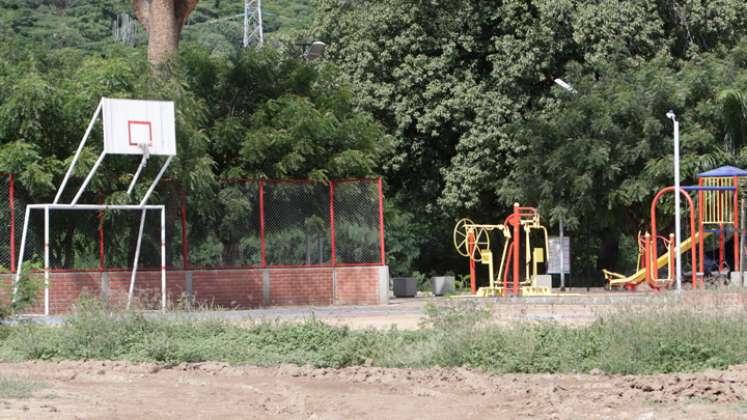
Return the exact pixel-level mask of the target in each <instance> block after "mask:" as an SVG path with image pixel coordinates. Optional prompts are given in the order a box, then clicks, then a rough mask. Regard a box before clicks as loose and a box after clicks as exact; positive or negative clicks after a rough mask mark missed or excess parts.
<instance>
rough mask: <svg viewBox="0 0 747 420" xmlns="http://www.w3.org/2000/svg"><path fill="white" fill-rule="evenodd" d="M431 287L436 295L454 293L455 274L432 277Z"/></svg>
mask: <svg viewBox="0 0 747 420" xmlns="http://www.w3.org/2000/svg"><path fill="white" fill-rule="evenodd" d="M431 289H433V295H434V296H443V295H445V294H447V293H453V292H454V277H453V276H437V277H431Z"/></svg>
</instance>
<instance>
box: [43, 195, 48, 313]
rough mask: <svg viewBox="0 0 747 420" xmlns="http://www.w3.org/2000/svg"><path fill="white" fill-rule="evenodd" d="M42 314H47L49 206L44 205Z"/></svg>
mask: <svg viewBox="0 0 747 420" xmlns="http://www.w3.org/2000/svg"><path fill="white" fill-rule="evenodd" d="M44 315H46V316H49V206H46V207H44Z"/></svg>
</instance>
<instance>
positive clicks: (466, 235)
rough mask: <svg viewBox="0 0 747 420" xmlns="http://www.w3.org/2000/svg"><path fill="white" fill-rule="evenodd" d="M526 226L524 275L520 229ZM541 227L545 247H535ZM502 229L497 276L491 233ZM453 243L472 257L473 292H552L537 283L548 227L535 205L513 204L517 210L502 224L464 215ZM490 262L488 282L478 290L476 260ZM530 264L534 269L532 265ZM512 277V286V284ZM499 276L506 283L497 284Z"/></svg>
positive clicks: (481, 294)
mask: <svg viewBox="0 0 747 420" xmlns="http://www.w3.org/2000/svg"><path fill="white" fill-rule="evenodd" d="M522 229H523V230H524V237H525V239H524V247H525V253H524V258H523V259H524V268H525V270H524V271H525V275H524V277H523V278H521V275H520V273H521V267H520V264H521V259H522V258H521V230H522ZM533 230H539V231H541V232H542V233H543V234H544V247H540V248H532V245H531V233H532V231H533ZM493 231H499V232H500V233H501V234H502V235H503V238H504V241H503V251H502V252H501V263H500V266H499V268H498V276H495V275H494V274H495V272H494V266H493V252H492V250H491V247H490V241H491V240H490V234H491V233H492V232H493ZM454 247H455V248H456V250H457V252H458V253H459V254H460V255H462V256H464V257H468V258H469V260H470V280H471V287H472V293H477V294H478V295H480V296H507V295H509V294H513V295H524V296H527V295H549V294H550V292H551V288H550V287H546V286H538V285H537V276H538V274H539V273H538V268H539V267H538V265H539V264H541V263H544V262H545V261H546V260H547V258H546V257H549V255H548V252H549V248H548V246H547V229H546V228H545V227H544V226H542V224H541V223H540V215H539V212H538V211H537V209H536V208H534V207H520V206H519V204H518V203H516V204H514V211H513V213H511V214H510V215H509V216H508V217H507V218H506V220H505V221H504V222H503V223H502V224H478V223H475V222H473V221H472V220H470V219H466V218H465V219H462V220H460V221H458V222H457V224H456V226H454ZM477 261H479V262H480V263H482V264H485V265H487V266H488V275H489V286H488V287H481V288H480V289H479V290H477V280H476V269H475V263H476V262H477ZM530 267H531V269H530ZM509 277H511V287H510V288H509ZM496 278H497V279H502V281H503V286H499V287H496Z"/></svg>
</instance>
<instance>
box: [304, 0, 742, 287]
mask: <svg viewBox="0 0 747 420" xmlns="http://www.w3.org/2000/svg"><path fill="white" fill-rule="evenodd" d="M319 10H320V12H319V13H318V14H317V26H318V29H317V33H318V34H319V36H320V37H321V39H322V40H324V41H325V42H328V44H329V48H328V54H329V55H328V56H329V57H330V59H331V60H332V61H334V62H335V63H337V64H339V65H340V66H341V68H342V69H343V70H344V73H343V74H344V76H345V77H346V79H348V80H351V81H353V86H355V88H356V98H357V103H358V104H360V105H361V106H362V107H363V108H364V109H367V110H370V111H371V112H373V113H374V115H376V116H377V118H378V119H379V120H380V121H382V122H383V123H384V124H385V126H386V128H387V129H388V130H389V132H390V133H391V134H392V136H393V137H394V152H393V154H392V155H391V157H390V158H389V159H388V161H387V165H386V168H385V169H386V175H387V177H388V183H389V185H390V189H391V193H390V196H393V197H397V201H396V202H395V206H396V207H397V208H400V209H402V210H403V211H405V212H410V213H413V214H418V215H419V216H422V217H419V218H418V224H419V225H420V226H422V227H423V231H424V232H425V235H424V241H423V242H422V243H423V244H427V246H425V245H423V246H421V248H420V251H421V255H420V256H419V257H417V260H416V261H415V264H416V267H417V268H419V269H421V270H430V269H434V268H435V269H437V270H438V269H453V267H454V266H455V264H459V263H460V262H461V264H460V265H456V266H461V267H466V264H464V263H463V260H462V259H458V258H457V257H456V256H455V253H454V252H453V250H452V249H451V247H450V246H446V245H444V244H446V243H448V228H450V227H451V226H452V223H453V220H456V219H459V218H461V217H465V216H470V217H472V218H473V219H474V220H484V221H485V222H486V223H487V222H496V223H497V222H499V219H500V218H502V216H503V215H505V214H507V213H508V212H509V211H510V206H511V205H512V204H513V202H514V201H516V200H520V201H521V202H522V203H526V204H527V205H539V206H540V209H541V211H542V212H543V216H545V217H546V218H549V220H550V221H551V222H553V223H556V222H557V220H558V219H559V218H560V217H561V216H563V217H567V218H568V220H569V221H570V223H569V224H570V227H571V228H572V229H573V230H572V233H571V234H572V236H574V237H575V238H578V239H577V240H575V241H574V243H575V244H577V245H574V249H575V251H574V255H575V256H576V257H577V259H576V260H575V261H574V274H578V275H579V277H581V278H599V274H598V272H597V265H602V266H607V267H612V266H616V265H625V264H624V263H623V262H622V261H618V259H619V256H618V253H617V252H616V248H617V247H616V244H615V241H616V240H617V238H618V237H619V236H620V234H625V235H632V234H634V233H636V232H637V230H638V229H639V228H640V227H641V225H642V224H643V221H644V217H643V216H644V214H645V208H646V207H647V204H648V201H649V200H650V198H651V197H652V194H653V193H654V192H655V191H656V190H657V189H658V188H660V187H662V186H665V185H668V183H669V179H671V175H669V174H670V173H671V169H670V168H671V163H669V162H671V152H670V149H671V147H670V146H668V144H671V143H670V140H669V139H670V138H671V123H669V122H668V121H666V119H665V117H664V113H665V112H666V111H668V110H669V109H673V110H674V111H675V112H677V114H678V115H680V116H681V120H682V122H683V125H682V127H683V173H684V174H686V176H689V177H691V176H692V175H693V174H694V173H696V172H697V171H698V170H700V169H711V168H713V167H716V166H719V165H723V164H734V163H739V162H741V161H742V160H743V158H742V154H743V153H744V152H743V150H744V149H743V148H741V147H740V146H739V144H741V143H740V142H741V141H742V140H739V139H740V138H742V136H743V134H740V133H741V131H742V126H741V125H739V123H738V122H737V123H733V121H738V120H735V119H734V116H738V115H739V113H740V112H741V111H740V110H739V109H738V107H737V106H734V105H739V102H740V101H738V100H737V101H735V100H733V99H734V98H736V96H735V95H727V96H725V97H724V98H723V100H722V104H723V105H724V107H725V108H727V109H725V111H726V112H725V116H726V120H722V115H721V113H722V111H721V109H720V108H721V107H720V106H719V101H718V100H717V98H718V95H719V92H721V91H722V90H723V89H729V88H732V89H735V90H736V91H737V92H744V91H745V90H744V86H743V82H742V81H740V79H741V78H742V76H741V74H742V73H743V72H742V69H743V68H744V64H745V60H744V57H745V54H744V43H740V39H741V38H742V37H744V35H745V28H747V6H746V5H745V3H744V2H743V1H739V0H727V1H723V2H719V3H718V5H715V4H713V3H712V2H706V1H696V2H692V3H688V4H687V5H682V4H680V2H668V1H654V2H652V1H647V0H635V1H625V2H623V1H617V0H601V1H593V2H588V1H578V0H564V1H556V0H532V1H497V0H495V1H484V0H480V1H477V0H475V1H462V2H451V1H440V0H438V1H431V2H421V1H416V0H405V1H399V0H385V1H379V2H369V1H350V2H345V3H343V4H341V3H340V2H338V1H337V0H320V1H319ZM557 77H562V78H563V79H565V80H567V81H569V82H571V83H572V84H573V85H574V87H575V88H576V90H577V91H578V95H576V97H572V95H570V94H567V93H565V92H562V91H560V90H559V88H557V87H555V86H554V84H553V79H555V78H557ZM728 98H731V99H730V100H728V101H727V100H726V99H728ZM729 109H732V110H735V111H733V112H732V111H729ZM730 112H731V113H730ZM730 115H731V116H730ZM730 121H732V122H730ZM528 133H529V134H528ZM727 134H728V137H729V139H732V138H733V139H734V140H729V143H736V144H737V145H736V146H735V149H729V148H728V147H725V146H726V145H724V144H723V142H722V140H723V139H724V136H725V135H727ZM527 136H529V137H531V139H532V140H528V138H527ZM539 145H542V146H539ZM436 204H438V205H436ZM667 205H668V206H669V208H671V205H669V204H666V205H665V208H667V207H666V206H667ZM548 216H549V217H548ZM497 219H498V220H497ZM448 256H454V257H453V258H447V257H448ZM581 256H583V257H581Z"/></svg>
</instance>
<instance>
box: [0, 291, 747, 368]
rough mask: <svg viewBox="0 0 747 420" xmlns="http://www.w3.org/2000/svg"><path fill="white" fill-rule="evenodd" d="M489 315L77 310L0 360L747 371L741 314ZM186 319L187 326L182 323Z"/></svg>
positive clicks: (33, 332) (451, 307) (471, 305)
mask: <svg viewBox="0 0 747 420" xmlns="http://www.w3.org/2000/svg"><path fill="white" fill-rule="evenodd" d="M492 310H495V309H494V308H492V307H490V306H486V305H484V304H480V303H475V302H474V301H471V300H466V301H461V302H459V301H457V300H447V303H446V304H441V305H439V306H436V305H429V306H427V307H426V315H427V316H426V319H425V320H424V321H423V323H422V325H421V327H420V328H419V329H418V330H416V331H400V330H398V329H396V328H391V329H389V330H374V329H371V330H363V331H357V330H350V329H348V328H345V327H334V326H330V325H328V324H325V323H323V322H321V321H319V320H317V319H313V318H312V319H310V320H307V321H305V322H303V323H284V322H252V321H251V320H248V321H247V322H245V323H243V324H241V325H238V324H236V323H231V322H228V321H223V320H193V319H189V318H184V319H181V320H177V321H174V320H167V319H150V318H146V317H145V316H144V315H143V313H142V312H138V311H131V312H117V311H114V310H112V309H111V308H109V307H106V306H105V305H103V304H102V303H100V302H99V301H98V300H96V299H84V300H82V301H81V302H80V303H79V304H78V305H77V307H76V312H75V313H74V314H73V315H72V316H70V317H69V318H68V319H67V320H66V322H65V323H64V325H62V326H55V327H48V326H41V325H35V324H20V325H13V326H4V327H1V328H0V338H2V339H1V340H0V360H29V359H54V360H59V359H101V360H129V361H135V362H159V363H165V364H173V363H181V362H202V361H223V362H228V363H234V364H251V365H260V366H270V365H277V364H282V363H293V364H298V365H306V364H308V365H313V366H318V367H333V368H337V367H343V366H353V365H362V364H372V365H374V366H382V367H430V366H444V367H461V366H468V367H473V368H478V369H482V370H486V371H491V372H525V373H556V372H588V371H590V370H592V369H600V370H602V371H604V372H607V373H614V374H641V373H657V372H682V371H697V370H703V369H710V368H715V369H723V368H725V367H727V366H730V365H734V364H740V363H747V312H745V313H739V314H731V315H728V316H727V315H722V314H719V313H701V312H697V311H695V310H684V309H671V308H670V309H666V308H664V309H661V310H657V311H654V310H649V311H637V312H635V311H631V312H630V313H629V314H616V315H615V316H606V317H603V318H601V319H600V320H598V321H597V322H595V323H593V324H591V325H588V326H582V327H572V326H565V325H559V324H556V323H517V324H515V326H512V327H502V326H498V325H495V324H491V323H489V322H487V321H489V319H490V318H491V311H492ZM187 316H188V315H187Z"/></svg>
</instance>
